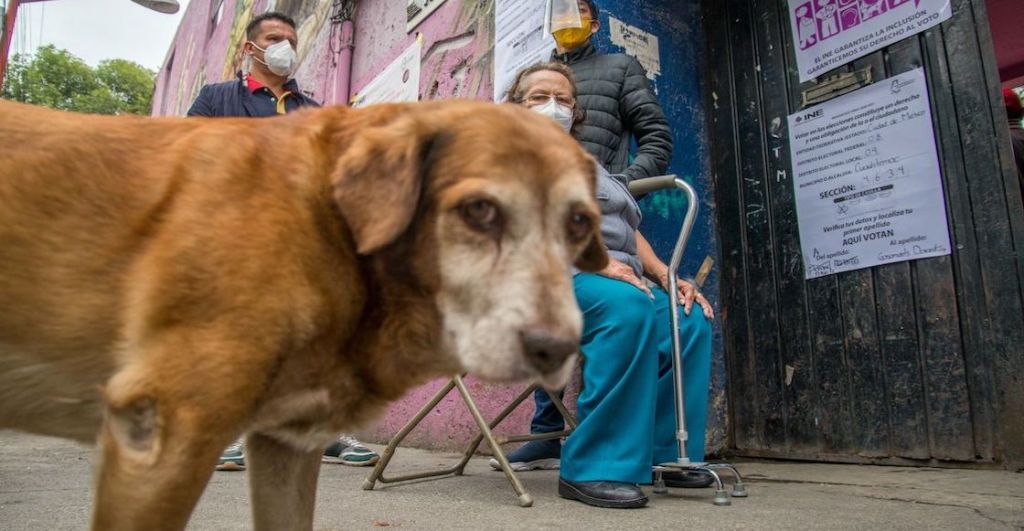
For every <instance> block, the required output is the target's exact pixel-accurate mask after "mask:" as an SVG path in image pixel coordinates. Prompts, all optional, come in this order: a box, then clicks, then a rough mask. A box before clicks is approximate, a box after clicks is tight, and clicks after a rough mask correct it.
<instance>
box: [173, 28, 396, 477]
mask: <svg viewBox="0 0 1024 531" xmlns="http://www.w3.org/2000/svg"><path fill="white" fill-rule="evenodd" d="M245 39H246V40H245V44H244V45H243V47H242V53H244V54H245V57H244V59H243V63H242V71H241V72H239V73H238V75H237V79H234V80H231V81H225V82H223V83H216V84H213V85H206V86H204V87H203V88H202V90H200V91H199V97H197V98H196V100H195V101H194V102H193V103H192V107H191V108H190V109H189V110H188V115H189V116H236V117H267V116H277V115H279V114H285V113H289V112H292V111H294V110H297V109H301V108H303V107H319V106H320V104H319V103H317V102H316V101H314V100H312V99H311V98H309V97H307V96H305V95H304V94H302V92H300V91H299V85H298V83H296V82H295V80H294V79H293V78H292V74H294V73H295V69H296V68H297V67H298V56H297V55H296V53H295V47H296V46H297V45H298V38H297V37H296V35H295V21H294V20H292V19H291V17H289V16H287V15H284V14H283V13H278V12H275V11H269V12H266V13H263V14H262V15H259V16H256V17H254V18H253V19H252V20H251V21H250V22H249V25H248V26H246V29H245ZM379 459H380V456H379V455H377V453H376V452H374V451H373V450H371V449H369V448H367V447H366V446H365V445H363V444H362V443H360V442H359V441H358V440H356V438H355V437H352V436H351V435H347V434H342V435H341V436H339V437H338V440H337V441H336V442H334V443H333V444H331V445H330V446H328V447H327V448H326V450H324V454H323V462H325V463H339V464H343V465H350V466H370V465H373V464H376V463H377V461H378V460H379ZM244 469H245V444H244V442H243V441H242V440H241V439H240V440H238V441H235V442H234V443H233V444H231V445H230V446H228V447H227V449H225V450H224V453H223V454H221V456H220V460H219V461H218V463H217V470H244Z"/></svg>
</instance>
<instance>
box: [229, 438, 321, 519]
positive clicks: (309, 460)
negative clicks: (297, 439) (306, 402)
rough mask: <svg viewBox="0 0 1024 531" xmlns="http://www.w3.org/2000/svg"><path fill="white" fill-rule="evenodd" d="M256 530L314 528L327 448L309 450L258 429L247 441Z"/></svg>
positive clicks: (250, 487) (247, 457)
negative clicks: (317, 491) (317, 496)
mask: <svg viewBox="0 0 1024 531" xmlns="http://www.w3.org/2000/svg"><path fill="white" fill-rule="evenodd" d="M246 447H247V450H246V452H247V456H246V459H247V460H248V469H249V489H250V492H251V493H252V495H251V496H250V497H251V499H252V510H253V518H254V520H253V521H254V522H255V529H256V531H306V530H309V529H313V508H314V504H315V502H316V483H317V477H318V476H319V474H320V456H321V455H322V453H323V450H320V449H317V450H313V451H308V450H306V449H300V448H296V447H294V446H292V445H290V444H286V443H282V442H280V441H278V440H277V439H274V438H272V437H270V436H268V435H263V434H260V433H254V434H251V435H249V438H248V441H247V443H246Z"/></svg>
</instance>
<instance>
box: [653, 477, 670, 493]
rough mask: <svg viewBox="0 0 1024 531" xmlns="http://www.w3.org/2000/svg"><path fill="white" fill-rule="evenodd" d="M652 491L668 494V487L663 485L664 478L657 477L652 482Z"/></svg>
mask: <svg viewBox="0 0 1024 531" xmlns="http://www.w3.org/2000/svg"><path fill="white" fill-rule="evenodd" d="M654 493H655V494H668V487H666V486H665V480H664V479H658V480H656V481H655V482H654Z"/></svg>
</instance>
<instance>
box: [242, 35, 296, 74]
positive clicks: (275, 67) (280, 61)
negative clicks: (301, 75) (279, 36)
mask: <svg viewBox="0 0 1024 531" xmlns="http://www.w3.org/2000/svg"><path fill="white" fill-rule="evenodd" d="M249 44H251V45H252V47H253V48H256V49H257V50H259V51H261V52H263V60H262V61H260V59H259V58H258V57H256V56H255V55H251V56H250V57H252V58H253V59H255V60H257V61H259V62H261V63H263V65H264V66H266V67H267V69H268V70H270V71H271V72H273V73H275V74H277V75H279V76H281V77H291V75H292V74H294V73H295V67H296V66H297V63H298V62H299V58H298V56H297V55H296V54H295V50H294V49H292V44H291V43H290V42H288V41H280V42H276V43H274V44H271V45H270V46H267V48H266V49H263V48H260V47H259V46H257V45H256V43H254V42H252V41H249Z"/></svg>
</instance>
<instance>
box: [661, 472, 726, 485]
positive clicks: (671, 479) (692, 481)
mask: <svg viewBox="0 0 1024 531" xmlns="http://www.w3.org/2000/svg"><path fill="white" fill-rule="evenodd" d="M661 479H664V480H665V486H666V487H672V488H674V489H703V488H705V487H710V486H711V485H713V484H714V483H715V478H713V477H711V474H708V473H706V472H688V471H683V470H680V471H666V472H662V473H661Z"/></svg>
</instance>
